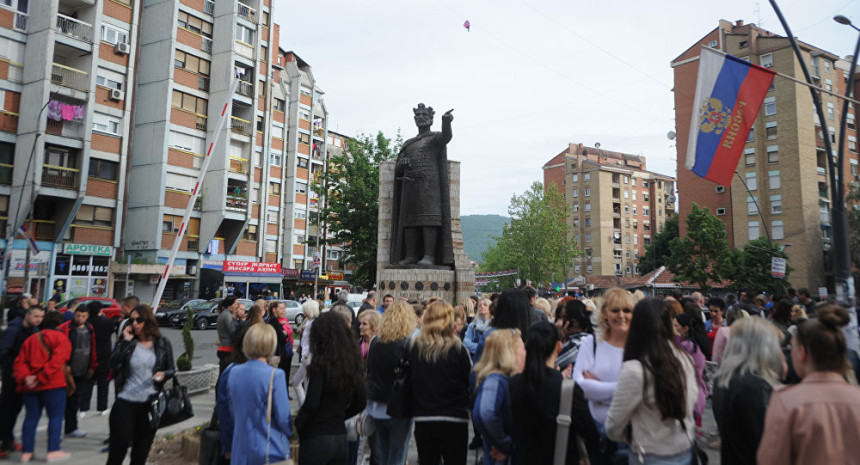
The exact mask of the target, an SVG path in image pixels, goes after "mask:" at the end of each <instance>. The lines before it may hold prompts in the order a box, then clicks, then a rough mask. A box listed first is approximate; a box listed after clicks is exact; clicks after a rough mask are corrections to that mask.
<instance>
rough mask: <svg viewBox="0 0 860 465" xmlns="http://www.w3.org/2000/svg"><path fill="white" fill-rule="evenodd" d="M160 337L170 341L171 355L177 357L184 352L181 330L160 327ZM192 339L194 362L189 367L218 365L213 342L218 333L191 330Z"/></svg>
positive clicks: (214, 331)
mask: <svg viewBox="0 0 860 465" xmlns="http://www.w3.org/2000/svg"><path fill="white" fill-rule="evenodd" d="M160 330H161V335H162V336H164V337H166V338H167V339H169V340H170V344H171V345H172V346H173V355H174V356H176V357H179V356H180V355H181V354H183V353H184V352H185V344H184V343H183V342H182V330H181V329H174V328H169V327H166V326H162V327H161V328H160ZM191 337H193V338H194V360H192V361H191V365H192V366H195V367H199V366H203V365H206V364H207V363H211V364H214V365H217V364H218V356H217V355H215V350H216V346H215V340H216V339H218V331H217V330H215V329H204V330H197V329H192V330H191Z"/></svg>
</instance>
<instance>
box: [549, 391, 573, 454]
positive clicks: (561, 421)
mask: <svg viewBox="0 0 860 465" xmlns="http://www.w3.org/2000/svg"><path fill="white" fill-rule="evenodd" d="M575 386H576V382H575V381H574V380H572V379H562V380H561V396H559V399H558V416H557V417H555V423H556V426H555V453H554V454H553V461H552V463H553V465H564V463H565V460H566V458H567V439H568V437H569V434H570V423H571V413H572V409H573V389H574V387H575Z"/></svg>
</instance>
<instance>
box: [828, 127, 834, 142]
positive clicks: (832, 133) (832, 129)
mask: <svg viewBox="0 0 860 465" xmlns="http://www.w3.org/2000/svg"><path fill="white" fill-rule="evenodd" d="M827 129H828V130H829V131H830V142H831V143H833V144H835V143H836V128H834V127H833V126H830V127H829V128H827Z"/></svg>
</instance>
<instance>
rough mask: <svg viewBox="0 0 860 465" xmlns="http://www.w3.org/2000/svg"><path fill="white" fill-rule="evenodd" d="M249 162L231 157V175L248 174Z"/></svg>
mask: <svg viewBox="0 0 860 465" xmlns="http://www.w3.org/2000/svg"><path fill="white" fill-rule="evenodd" d="M248 165H249V162H248V160H247V159H245V158H239V157H234V156H230V166H229V168H228V169H229V170H230V172H231V173H239V174H248Z"/></svg>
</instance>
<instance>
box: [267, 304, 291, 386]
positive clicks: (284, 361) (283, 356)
mask: <svg viewBox="0 0 860 465" xmlns="http://www.w3.org/2000/svg"><path fill="white" fill-rule="evenodd" d="M268 322H269V324H270V325H271V326H272V328H274V329H275V335H276V336H277V338H278V344H277V346H276V348H275V355H276V356H277V357H278V360H279V361H278V368H280V369H282V370H284V373H287V374H288V375H289V373H290V367H291V366H292V364H293V327H292V326H290V320H288V319H287V306H286V304H284V303H283V302H281V301H278V300H273V301H271V303H269V312H268ZM287 378H289V376H287Z"/></svg>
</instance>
